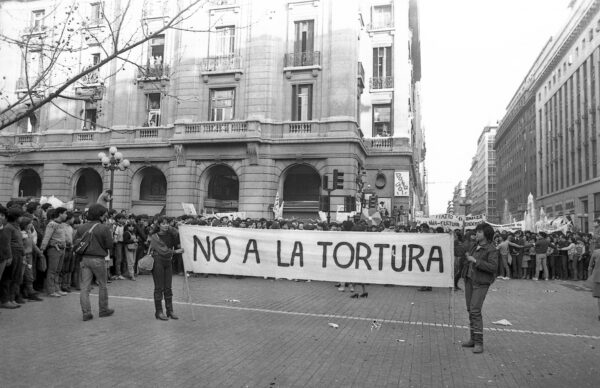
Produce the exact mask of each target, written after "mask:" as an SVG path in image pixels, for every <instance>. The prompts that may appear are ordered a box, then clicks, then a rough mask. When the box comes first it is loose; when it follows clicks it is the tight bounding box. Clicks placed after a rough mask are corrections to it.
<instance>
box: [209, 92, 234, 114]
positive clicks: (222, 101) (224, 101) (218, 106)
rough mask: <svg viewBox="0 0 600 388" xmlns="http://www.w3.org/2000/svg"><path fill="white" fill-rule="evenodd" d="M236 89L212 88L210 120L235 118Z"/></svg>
mask: <svg viewBox="0 0 600 388" xmlns="http://www.w3.org/2000/svg"><path fill="white" fill-rule="evenodd" d="M234 106H235V89H233V88H231V89H211V90H210V121H228V120H233V114H234Z"/></svg>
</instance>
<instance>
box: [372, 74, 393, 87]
mask: <svg viewBox="0 0 600 388" xmlns="http://www.w3.org/2000/svg"><path fill="white" fill-rule="evenodd" d="M393 88H394V77H392V76H388V77H371V78H370V79H369V89H371V90H377V89H393Z"/></svg>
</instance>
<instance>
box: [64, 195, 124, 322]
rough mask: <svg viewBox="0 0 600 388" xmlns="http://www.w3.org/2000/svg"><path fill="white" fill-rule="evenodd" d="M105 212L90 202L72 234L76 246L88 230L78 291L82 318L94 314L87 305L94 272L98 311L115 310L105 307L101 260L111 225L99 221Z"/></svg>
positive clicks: (106, 313) (109, 244)
mask: <svg viewBox="0 0 600 388" xmlns="http://www.w3.org/2000/svg"><path fill="white" fill-rule="evenodd" d="M107 213H108V211H107V210H106V208H105V207H104V206H102V205H100V204H98V203H96V204H93V205H92V206H90V208H89V210H88V218H87V219H88V222H86V223H85V224H83V225H81V227H79V228H77V233H76V234H75V237H74V238H73V246H74V247H77V246H78V245H79V241H80V240H81V239H82V238H83V236H84V234H86V232H89V233H90V234H91V236H90V237H91V238H90V239H89V245H88V246H87V248H86V249H85V252H84V253H83V255H82V258H81V294H80V295H79V302H80V304H81V311H82V312H83V320H84V321H89V320H90V319H92V318H94V316H93V315H92V306H91V305H90V291H91V290H92V279H93V277H94V276H96V280H97V281H98V284H99V298H98V304H99V307H100V308H99V314H98V315H99V316H100V317H101V318H102V317H109V316H111V315H113V313H114V312H115V310H113V309H109V308H108V289H107V288H106V267H105V264H104V258H105V257H106V256H107V255H108V253H109V250H110V249H112V247H113V239H112V231H111V228H110V226H109V225H107V224H104V223H103V222H104V221H105V219H106V216H107ZM92 228H93V229H92Z"/></svg>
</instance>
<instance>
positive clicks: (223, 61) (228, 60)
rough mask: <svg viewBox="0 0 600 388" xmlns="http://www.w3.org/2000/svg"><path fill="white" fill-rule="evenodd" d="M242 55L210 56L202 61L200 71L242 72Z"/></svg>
mask: <svg viewBox="0 0 600 388" xmlns="http://www.w3.org/2000/svg"><path fill="white" fill-rule="evenodd" d="M241 69H242V56H241V55H238V54H231V55H222V56H215V57H208V58H204V59H202V61H201V62H200V71H201V72H202V73H205V72H219V73H234V72H241Z"/></svg>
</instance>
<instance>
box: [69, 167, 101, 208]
mask: <svg viewBox="0 0 600 388" xmlns="http://www.w3.org/2000/svg"><path fill="white" fill-rule="evenodd" d="M101 193H102V177H100V174H98V172H97V171H96V170H94V169H93V168H85V169H83V170H82V171H81V172H80V173H79V178H77V183H76V184H75V200H74V205H75V207H76V208H78V209H85V208H88V207H90V206H91V205H93V204H94V203H96V201H97V200H98V196H99V195H100V194H101Z"/></svg>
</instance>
